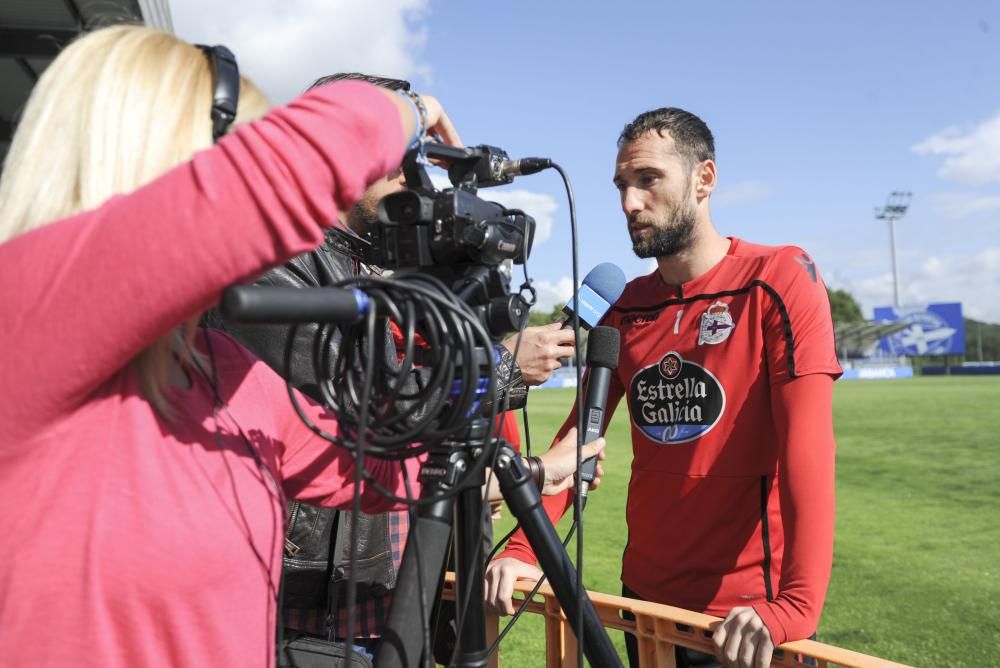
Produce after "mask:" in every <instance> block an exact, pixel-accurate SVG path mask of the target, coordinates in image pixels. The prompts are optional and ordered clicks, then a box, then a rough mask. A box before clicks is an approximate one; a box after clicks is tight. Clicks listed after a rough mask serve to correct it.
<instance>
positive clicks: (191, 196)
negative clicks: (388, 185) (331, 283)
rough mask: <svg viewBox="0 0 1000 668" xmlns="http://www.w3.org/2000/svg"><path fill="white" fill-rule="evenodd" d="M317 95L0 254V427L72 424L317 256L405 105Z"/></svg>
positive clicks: (381, 161)
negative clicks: (63, 420)
mask: <svg viewBox="0 0 1000 668" xmlns="http://www.w3.org/2000/svg"><path fill="white" fill-rule="evenodd" d="M389 95H390V94H387V93H386V92H384V91H381V90H379V89H376V88H373V87H370V86H366V85H364V84H359V83H355V82H345V83H339V84H335V85H332V86H327V87H322V88H318V89H315V90H313V91H311V92H309V93H307V94H306V95H304V96H302V97H300V98H299V99H297V100H296V101H295V102H293V103H292V104H290V105H288V106H287V107H282V108H278V109H275V110H274V111H272V112H271V113H270V114H268V115H267V116H266V117H264V118H263V119H261V120H259V121H257V122H255V123H251V124H248V125H246V126H243V127H240V128H239V129H237V130H236V131H235V132H234V133H233V134H232V135H230V136H227V137H225V138H224V139H222V141H221V142H220V143H219V144H218V145H217V146H216V147H214V148H213V149H211V150H208V151H204V152H202V153H200V154H198V155H196V156H195V158H194V159H193V160H192V161H190V162H187V163H184V164H182V165H180V166H178V167H176V168H175V169H173V170H171V171H170V172H168V173H167V174H165V175H164V176H162V177H160V178H158V179H156V180H155V181H153V182H151V183H149V184H148V185H146V186H144V187H143V188H140V189H139V190H137V191H136V192H134V193H131V194H129V195H125V196H120V197H115V198H112V199H111V200H109V201H107V202H106V203H105V204H104V205H102V206H101V207H100V208H98V209H96V210H93V211H88V212H85V213H82V214H80V215H77V216H74V217H72V218H68V219H65V220H62V221H59V222H56V223H52V224H49V225H46V226H44V227H41V228H39V229H36V230H33V231H31V232H28V233H26V234H23V235H21V236H18V237H15V238H14V239H12V240H10V241H8V242H6V243H4V244H3V245H0V303H3V305H4V311H5V318H6V320H7V324H6V326H5V327H3V328H2V329H0V349H2V350H5V351H7V355H5V362H4V367H5V368H4V376H5V378H4V381H5V382H4V383H3V387H2V389H0V425H3V426H2V427H0V428H2V429H3V430H4V431H5V432H6V431H8V430H9V433H12V434H13V433H19V434H25V433H30V432H31V431H32V430H35V429H38V428H39V427H40V426H41V425H44V424H45V423H46V421H47V420H48V419H50V418H52V417H54V416H56V415H58V414H60V413H61V412H64V411H68V410H72V409H73V407H75V406H76V405H78V404H79V403H80V402H82V401H83V400H84V399H85V398H86V397H87V396H89V395H90V394H91V393H92V392H93V391H94V390H95V389H96V388H97V387H98V386H99V385H100V384H102V383H103V382H105V381H107V380H108V379H109V378H110V377H111V376H112V375H113V374H114V373H116V372H117V371H118V370H119V369H121V368H122V367H124V366H125V365H126V364H127V363H128V362H129V361H130V360H131V359H132V358H133V357H134V356H135V355H136V354H137V353H138V352H140V351H141V350H142V349H144V348H145V347H146V346H147V345H149V344H150V343H151V342H153V341H155V340H156V339H157V338H159V337H160V336H162V335H163V334H165V333H166V332H167V331H169V330H170V329H171V328H173V327H174V326H176V325H178V324H180V323H181V322H184V321H185V320H187V319H189V318H193V317H195V316H196V315H197V314H198V313H199V312H201V311H202V310H204V309H205V308H207V307H208V306H210V305H212V304H213V303H215V302H216V301H217V300H218V298H219V295H220V293H221V291H222V290H223V289H224V288H225V287H226V286H228V285H230V284H231V283H234V282H237V281H242V280H246V279H249V278H251V277H252V276H254V275H256V274H258V273H260V272H261V271H262V270H264V269H267V268H269V267H271V266H274V265H277V264H280V263H281V262H283V261H285V260H287V259H288V258H290V257H293V256H295V255H297V254H299V253H302V252H304V251H306V250H309V249H310V248H313V247H315V246H316V245H318V244H319V243H320V241H321V239H322V230H323V227H324V226H328V225H332V224H333V223H334V221H335V220H336V213H337V211H338V210H339V209H341V208H345V207H348V206H350V205H351V204H352V203H353V202H354V201H356V200H357V199H358V198H359V197H360V196H361V193H362V192H363V191H364V189H365V187H366V186H367V184H368V183H370V182H372V181H374V180H375V179H377V178H379V177H380V176H382V175H384V174H386V173H388V172H389V171H390V170H391V169H392V168H394V167H395V166H396V165H397V164H398V163H399V160H400V159H401V155H402V150H403V148H404V136H407V135H409V134H410V133H411V132H412V129H413V127H414V119H413V117H412V114H411V112H410V111H409V109H408V108H407V106H406V105H407V102H406V101H405V100H400V101H398V102H397V101H395V100H393V99H392V98H391V97H390V96H389Z"/></svg>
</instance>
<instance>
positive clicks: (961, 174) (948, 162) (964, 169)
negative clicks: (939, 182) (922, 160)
mask: <svg viewBox="0 0 1000 668" xmlns="http://www.w3.org/2000/svg"><path fill="white" fill-rule="evenodd" d="M913 152H914V153H916V154H917V155H940V156H946V157H945V160H944V164H943V165H942V166H941V168H940V169H939V170H938V176H940V177H941V178H944V179H949V180H952V181H958V182H959V183H964V184H966V185H971V186H981V185H985V184H987V183H1000V113H998V114H997V115H996V116H994V117H993V118H991V119H989V120H987V121H984V122H983V123H980V124H979V125H978V126H976V127H974V128H972V129H964V130H963V129H961V128H958V127H950V128H946V129H945V130H942V131H941V132H939V133H938V134H936V135H933V136H931V137H928V138H927V139H925V140H924V141H922V142H920V143H919V144H917V145H916V146H914V147H913Z"/></svg>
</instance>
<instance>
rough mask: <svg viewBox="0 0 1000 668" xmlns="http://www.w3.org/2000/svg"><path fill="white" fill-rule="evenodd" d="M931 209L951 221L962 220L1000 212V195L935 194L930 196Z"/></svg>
mask: <svg viewBox="0 0 1000 668" xmlns="http://www.w3.org/2000/svg"><path fill="white" fill-rule="evenodd" d="M928 202H929V205H930V207H931V209H932V210H933V211H934V212H935V213H936V214H938V215H940V216H942V217H944V218H947V219H949V220H961V219H963V218H970V217H972V216H976V215H979V214H982V213H990V212H993V211H1000V195H980V194H977V193H957V192H949V193H933V194H931V195H929V196H928Z"/></svg>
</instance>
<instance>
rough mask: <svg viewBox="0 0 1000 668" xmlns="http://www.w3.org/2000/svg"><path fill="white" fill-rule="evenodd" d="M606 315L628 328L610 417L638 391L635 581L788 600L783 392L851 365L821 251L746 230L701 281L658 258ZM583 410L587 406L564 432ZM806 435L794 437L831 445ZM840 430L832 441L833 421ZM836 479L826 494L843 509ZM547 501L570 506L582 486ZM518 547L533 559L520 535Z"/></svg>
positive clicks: (629, 576) (630, 513) (741, 598)
mask: <svg viewBox="0 0 1000 668" xmlns="http://www.w3.org/2000/svg"><path fill="white" fill-rule="evenodd" d="M603 324H606V325H610V326H612V327H615V328H617V329H618V330H619V331H620V333H621V356H620V360H619V365H618V369H617V370H616V371H615V373H614V376H613V379H612V382H611V388H610V393H609V397H608V406H609V411H608V416H609V417H608V419H610V414H611V412H612V411H613V409H614V407H615V406H616V405H617V403H618V402H619V401H620V400H621V399H622V398H623V397H624V398H625V403H626V405H627V407H628V410H629V417H630V419H631V427H632V448H633V461H632V478H631V481H630V483H629V491H628V502H627V511H626V519H627V523H628V528H629V537H628V543H627V545H626V547H625V554H624V560H623V565H622V581H623V583H624V584H625V585H626V586H627V587H628V588H629V589H631V590H632V591H634V592H636V593H637V594H638V595H640V596H641V597H643V598H646V599H648V600H651V601H656V602H660V603H667V604H670V605H675V606H679V607H683V608H687V609H691V610H697V611H703V612H707V613H709V614H714V615H720V616H724V615H726V614H727V613H728V612H729V610H730V609H732V608H733V607H735V606H741V605H744V606H745V605H753V604H758V603H766V602H768V601H772V600H774V598H775V597H776V596H777V595H778V585H779V582H780V581H781V573H782V566H783V564H782V557H783V554H784V546H785V532H784V530H783V521H782V499H781V492H780V490H779V480H780V476H781V470H780V467H779V446H780V443H779V441H780V439H779V437H778V432H777V428H776V425H775V420H774V419H773V416H772V409H773V406H772V396H773V395H772V391H773V389H774V388H775V387H777V386H779V385H781V384H783V383H784V382H786V381H788V380H789V379H792V378H796V377H798V376H803V375H807V374H829V375H831V376H833V377H837V376H839V374H840V373H841V370H840V366H839V364H838V362H837V356H836V352H835V346H834V339H833V326H832V321H831V317H830V306H829V301H828V298H827V294H826V289H825V287H824V285H823V282H822V280H820V278H819V275H818V274H817V271H816V265H815V263H814V262H813V261H812V259H811V258H810V257H809V256H808V255H807V254H806V253H805V252H803V251H802V250H801V249H799V248H795V247H790V246H786V247H778V248H774V247H765V246H760V245H755V244H750V243H747V242H744V241H741V240H738V239H733V240H732V243H731V244H730V248H729V252H728V253H727V255H726V256H725V257H724V258H723V259H722V260H721V261H720V262H719V263H718V264H716V265H715V266H714V267H713V268H712V269H711V270H709V271H708V272H706V273H705V274H703V275H701V276H699V277H698V278H696V279H694V280H692V281H689V282H688V283H685V284H683V285H680V286H673V285H667V284H666V283H664V281H663V280H662V278H661V276H660V274H659V272H658V271H654V272H653V273H651V274H649V275H648V276H643V277H640V278H637V279H635V280H633V281H631V282H630V283H629V284H628V286H627V287H626V288H625V292H624V293H623V294H622V296H621V298H620V299H619V300H618V302H617V303H616V304H615V305H614V307H612V309H611V311H610V312H609V313H608V315H607V316H605V319H604V323H603ZM575 422H576V415H575V412H574V414H573V415H572V416H571V417H570V418H569V419H568V420H567V422H566V424H565V425H564V426H563V430H562V432H560V434H562V433H564V432H565V431H566V430H567V429H568V428H569V427H570V426H571V425H573V424H575ZM806 440H809V441H810V442H803V440H802V439H799V440H798V441H796V442H789V443H788V444H787V447H788V448H810V447H817V446H816V442H818V441H816V442H814V441H812V439H806ZM826 440H827V442H828V446H827V444H826V443H824V445H823V446H822V447H830V448H832V447H833V442H832V433H831V434H830V435H828V436H827V437H826ZM831 461H832V460H831ZM826 473H827V474H831V472H830V471H829V470H827V471H826ZM797 489H802V487H798V488H797ZM804 489H805V490H808V489H809V486H808V485H805V486H804ZM830 492H831V493H830V494H829V499H824V500H822V503H823V504H825V505H824V507H825V509H826V510H828V511H829V512H830V514H831V515H830V517H831V518H832V506H833V495H832V488H831V490H830ZM806 493H808V492H806ZM545 502H546V503H545V505H546V510H547V511H548V512H549V513H550V517H553V516H555V517H558V516H559V515H561V513H562V512H563V511H564V510H565V508H566V507H567V506H568V504H569V497H568V495H564V496H562V497H559V496H554V497H547V498H546V499H545ZM829 525H830V528H829V533H830V536H829V538H830V539H831V541H832V521H831V522H829ZM818 542H820V543H822V542H824V541H818ZM820 549H821V550H825V551H826V552H827V554H826V555H825V557H824V555H818V556H817V557H816V558H817V559H820V560H822V559H824V558H825V559H826V560H829V548H828V546H827V547H826V548H820ZM505 556H517V557H519V558H522V559H524V558H525V557H528V559H531V560H533V555H532V554H531V551H530V548H528V546H527V544H526V541H525V540H524V538H523V536H520V535H519V536H518V537H516V538H515V539H514V540H512V541H511V547H510V548H508V552H507V554H506V555H505ZM806 558H811V557H809V556H807V557H806ZM815 570H816V569H813V571H811V572H815ZM819 570H821V571H822V570H823V568H820V569H819ZM825 570H826V573H825V576H822V577H820V578H813V579H821V580H822V581H821V582H815V583H813V586H812V589H814V590H818V591H815V592H813V593H814V594H815V595H816V596H818V598H819V601H820V603H819V606H820V607H821V605H822V598H823V596H824V594H825V589H826V581H827V580H828V578H829V568H828V566H827V567H826V568H825ZM795 606H797V603H796V604H793V607H795ZM817 614H818V613H817ZM762 616H763V617H764V618H765V621H768V618H767V617H766V616H765V615H763V614H762ZM769 626H770V625H769ZM774 631H775V630H774V629H772V635H774V636H777V638H776V640H777V642H781V641H782V640H783V637H782V636H783V634H782V633H781V632H774ZM806 635H808V633H807V634H806ZM803 637H804V636H803Z"/></svg>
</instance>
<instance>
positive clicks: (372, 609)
mask: <svg viewBox="0 0 1000 668" xmlns="http://www.w3.org/2000/svg"><path fill="white" fill-rule="evenodd" d="M386 515H388V516H389V545H390V548H391V550H392V563H393V566H394V567H395V569H396V572H399V565H400V563H401V562H402V561H403V550H404V549H405V548H406V536H407V535H408V534H409V532H410V514H409V511H406V510H398V511H392V512H389V513H386ZM391 605H392V592H388V593H387V594H386V595H385V596H376V597H373V598H370V599H368V600H367V601H365V602H364V603H363V604H361V605H360V606H355V608H354V637H355V639H359V638H378V637H380V636H381V635H382V625H383V624H385V622H386V620H387V619H388V618H389V607H390V606H391ZM284 614H285V626H286V627H288V628H290V629H294V630H296V631H300V632H302V633H309V634H312V635H317V636H324V637H325V636H326V623H325V617H326V610H325V609H316V608H285V611H284ZM347 618H348V610H347V597H346V595H342V596H341V601H340V605H339V606H338V610H337V621H336V623H335V624H334V635H335V636H336V637H337V638H338V639H344V638H346V637H347Z"/></svg>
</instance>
